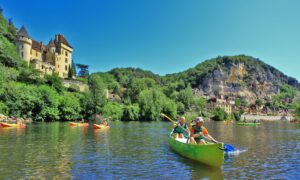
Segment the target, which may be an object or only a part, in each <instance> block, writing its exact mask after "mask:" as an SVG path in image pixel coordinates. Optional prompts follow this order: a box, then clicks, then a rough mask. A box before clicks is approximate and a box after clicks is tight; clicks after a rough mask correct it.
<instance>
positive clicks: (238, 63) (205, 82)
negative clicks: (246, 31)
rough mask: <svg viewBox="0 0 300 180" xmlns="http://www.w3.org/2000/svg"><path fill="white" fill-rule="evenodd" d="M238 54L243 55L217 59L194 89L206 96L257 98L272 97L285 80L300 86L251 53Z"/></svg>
mask: <svg viewBox="0 0 300 180" xmlns="http://www.w3.org/2000/svg"><path fill="white" fill-rule="evenodd" d="M237 57H240V56H232V57H228V56H226V57H222V58H218V59H216V60H215V61H217V63H216V64H217V66H215V67H214V69H213V70H212V71H211V72H208V73H206V74H204V75H203V74H202V76H201V78H198V81H197V82H196V83H195V84H196V85H194V92H195V93H196V94H197V95H204V96H218V95H229V96H241V97H246V98H247V99H249V100H255V99H270V98H271V96H273V95H275V94H278V93H279V92H280V86H281V85H283V84H288V85H290V86H292V87H294V88H295V89H298V90H299V89H300V84H299V82H298V81H297V80H296V79H294V78H291V77H288V76H286V75H284V74H283V73H282V72H280V71H278V70H277V69H275V68H274V67H272V66H269V65H267V64H265V63H263V62H262V61H260V60H258V59H255V58H252V57H249V56H242V58H237ZM199 66H201V64H200V65H198V67H199Z"/></svg>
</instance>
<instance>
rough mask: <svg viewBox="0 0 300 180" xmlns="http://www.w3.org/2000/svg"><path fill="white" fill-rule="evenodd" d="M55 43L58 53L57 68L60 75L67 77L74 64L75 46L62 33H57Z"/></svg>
mask: <svg viewBox="0 0 300 180" xmlns="http://www.w3.org/2000/svg"><path fill="white" fill-rule="evenodd" d="M54 44H55V47H56V52H57V54H58V56H57V57H56V58H57V60H56V61H55V70H56V72H57V73H58V76H59V77H61V78H67V77H68V73H69V68H70V67H71V66H72V53H73V48H72V47H71V46H70V44H69V43H68V41H67V40H66V38H65V37H64V35H62V34H58V35H55V40H54Z"/></svg>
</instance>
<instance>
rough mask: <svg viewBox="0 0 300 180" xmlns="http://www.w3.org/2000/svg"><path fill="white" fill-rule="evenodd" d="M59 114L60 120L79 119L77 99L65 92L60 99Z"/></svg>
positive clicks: (79, 109) (79, 110)
mask: <svg viewBox="0 0 300 180" xmlns="http://www.w3.org/2000/svg"><path fill="white" fill-rule="evenodd" d="M59 112H60V118H61V119H62V120H67V121H70V120H74V119H77V118H79V117H81V114H80V112H81V105H80V101H79V99H78V98H76V97H75V96H74V94H72V93H69V92H65V93H64V95H63V96H61V99H60V105H59Z"/></svg>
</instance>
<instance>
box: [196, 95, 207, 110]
mask: <svg viewBox="0 0 300 180" xmlns="http://www.w3.org/2000/svg"><path fill="white" fill-rule="evenodd" d="M206 102H207V101H206V99H205V98H203V97H196V98H194V103H195V107H196V111H197V112H198V113H199V112H200V111H201V112H203V111H204V109H205V107H206Z"/></svg>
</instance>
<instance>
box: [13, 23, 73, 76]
mask: <svg viewBox="0 0 300 180" xmlns="http://www.w3.org/2000/svg"><path fill="white" fill-rule="evenodd" d="M16 45H17V51H18V52H19V54H20V56H21V57H22V59H24V60H25V61H26V62H27V63H28V64H31V65H32V66H33V67H34V68H35V69H38V70H40V71H41V72H43V73H44V74H49V75H50V74H53V73H57V74H58V76H59V77H61V78H67V77H68V72H69V68H70V67H71V66H72V53H73V48H72V47H71V46H70V44H69V43H68V41H67V40H66V38H65V37H64V35H62V34H58V35H55V38H54V40H52V39H51V40H50V41H49V43H48V44H47V45H45V44H43V43H42V42H39V41H36V40H34V39H32V38H31V37H30V36H29V35H28V33H27V30H26V28H25V27H24V26H22V27H21V29H20V30H19V31H18V33H17V39H16Z"/></svg>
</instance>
